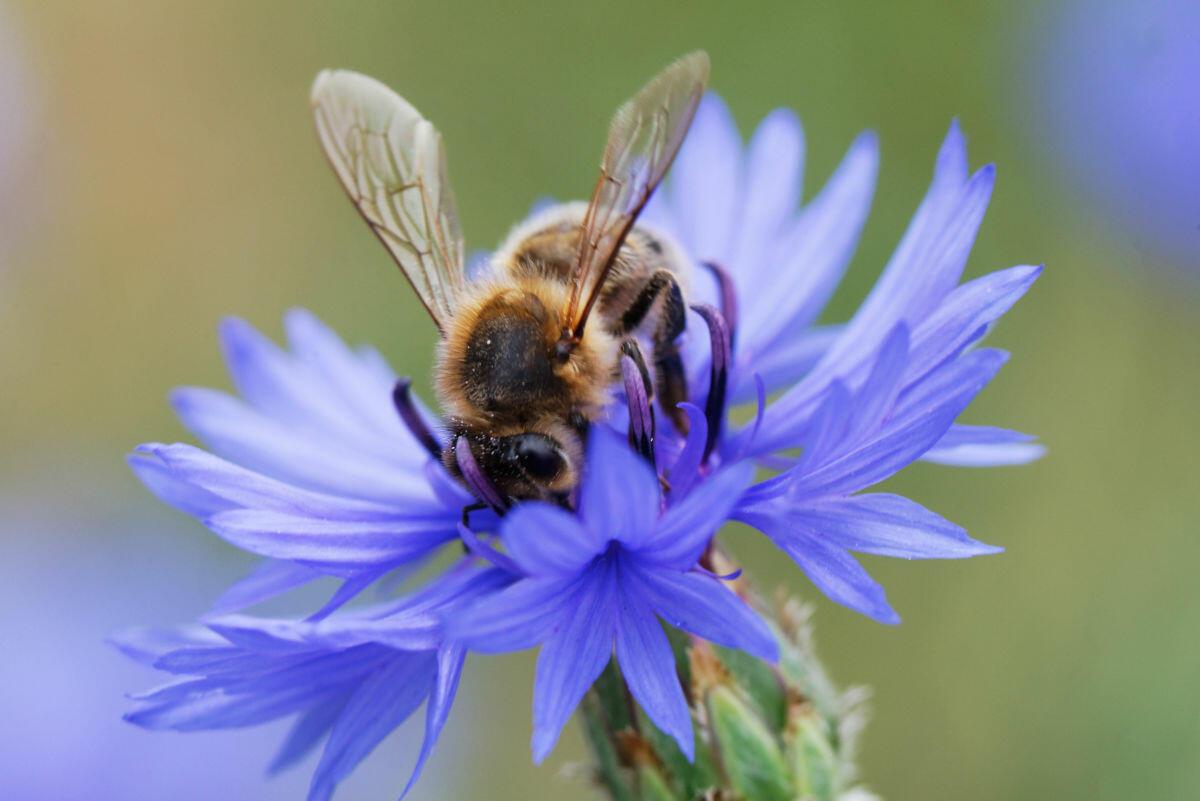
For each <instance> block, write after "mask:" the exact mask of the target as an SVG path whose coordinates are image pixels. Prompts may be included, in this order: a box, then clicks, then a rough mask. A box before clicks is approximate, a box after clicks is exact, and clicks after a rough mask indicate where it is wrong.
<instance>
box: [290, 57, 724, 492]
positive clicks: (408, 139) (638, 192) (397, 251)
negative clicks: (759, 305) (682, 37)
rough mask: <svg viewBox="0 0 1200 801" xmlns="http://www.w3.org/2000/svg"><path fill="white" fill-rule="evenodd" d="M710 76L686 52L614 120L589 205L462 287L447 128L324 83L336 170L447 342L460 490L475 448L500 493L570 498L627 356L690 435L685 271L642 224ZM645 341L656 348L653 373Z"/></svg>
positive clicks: (361, 92)
mask: <svg viewBox="0 0 1200 801" xmlns="http://www.w3.org/2000/svg"><path fill="white" fill-rule="evenodd" d="M708 70H709V62H708V56H707V55H706V54H705V53H703V52H695V53H692V54H690V55H688V56H685V57H683V58H681V59H679V60H678V61H676V62H674V63H673V64H671V65H670V66H668V67H667V68H666V69H665V70H663V71H662V72H661V73H660V74H659V75H658V76H657V77H655V78H654V79H653V80H651V81H650V82H649V83H648V84H646V86H645V87H643V88H642V90H641V91H640V92H638V93H637V94H636V95H635V96H634V97H633V98H632V99H630V100H629V101H628V102H626V103H625V104H624V105H622V106H621V107H620V108H619V109H617V112H616V114H615V115H614V116H613V119H612V122H611V123H610V126H609V132H608V141H607V144H606V146H605V149H604V153H603V158H602V160H601V165H600V176H599V179H598V180H597V182H596V185H595V188H594V190H593V192H592V196H591V199H590V200H589V201H588V202H586V203H584V202H572V203H563V204H559V205H556V206H553V207H551V208H549V209H547V210H546V211H544V212H541V213H539V214H536V215H534V216H533V217H532V218H531V219H529V220H527V221H526V222H524V223H522V224H520V225H518V226H517V227H516V228H515V229H514V230H513V231H512V232H511V234H510V235H509V236H508V238H507V239H506V240H505V242H504V243H503V244H502V245H501V246H500V248H499V249H498V250H497V251H496V252H495V253H494V254H493V256H492V258H491V269H490V270H489V271H488V272H489V273H490V275H488V276H487V277H481V278H479V279H477V280H468V279H467V277H466V273H465V269H464V259H463V237H462V232H461V228H460V225H459V221H458V214H457V212H456V210H455V203H454V197H453V193H452V191H451V187H450V183H449V179H448V177H447V170H446V157H445V152H444V149H443V146H442V140H441V136H440V134H439V133H438V131H437V130H436V129H435V128H434V126H433V125H432V124H431V123H430V122H429V121H428V120H426V119H425V118H424V117H422V116H421V114H420V113H419V112H418V111H417V110H416V109H415V108H413V106H412V105H411V104H409V103H408V102H407V101H405V100H404V99H403V98H402V97H400V96H399V95H397V94H396V93H395V92H393V91H392V90H391V89H389V88H387V87H386V86H385V85H383V84H382V83H380V82H378V81H376V80H374V79H373V78H369V77H367V76H364V75H360V74H357V73H354V72H348V71H342V70H337V71H325V72H322V73H321V74H320V75H318V77H317V79H316V81H315V83H314V84H313V89H312V107H313V113H314V117H315V121H316V127H317V134H318V138H319V140H320V142H321V145H322V147H323V149H324V151H325V155H326V157H327V158H328V160H329V162H330V164H331V165H332V167H333V169H334V172H335V173H336V174H337V177H338V179H339V180H340V182H341V184H342V186H343V188H345V190H346V192H347V193H348V194H349V196H350V199H351V200H352V201H353V203H354V205H355V207H356V208H357V209H358V211H359V212H360V213H361V214H362V216H363V218H364V219H365V220H366V222H367V224H368V225H369V226H370V228H371V230H372V231H374V232H375V235H376V236H377V237H378V238H379V240H380V241H381V242H382V243H383V245H384V247H385V248H387V250H388V251H389V252H390V253H391V255H392V257H393V258H394V259H395V261H396V262H397V263H398V265H399V266H400V269H401V271H402V272H403V273H404V275H405V277H406V278H407V279H408V281H409V283H410V284H411V285H412V287H413V289H414V290H415V291H416V294H417V296H418V297H419V298H420V300H421V302H422V304H423V305H424V306H425V309H426V311H428V313H429V316H430V317H431V318H432V319H433V322H434V324H435V325H436V326H437V329H438V332H439V334H440V340H439V343H438V347H437V356H436V362H435V385H436V388H437V393H438V396H439V400H440V402H441V405H442V408H443V410H444V412H445V414H446V426H447V428H448V431H449V435H450V437H449V438H450V446H449V447H447V448H445V449H443V450H442V451H441V453H440V454H438V456H439V458H441V459H442V461H443V462H444V464H445V465H446V467H447V468H448V469H449V470H450V472H451V473H452V474H453V475H455V476H458V477H459V478H462V470H461V466H460V464H459V461H460V459H459V457H458V454H459V453H460V449H461V447H462V445H461V443H462V442H463V441H465V443H466V445H467V447H468V448H469V450H470V456H471V458H472V459H473V460H474V461H475V463H476V465H477V466H478V468H479V469H480V470H481V471H482V472H483V473H484V474H485V475H486V476H487V478H488V479H490V481H491V483H492V484H493V485H494V487H495V488H496V489H497V490H498V491H499V492H500V493H501V494H503V495H505V496H508V497H510V498H515V499H521V498H543V499H559V500H562V499H564V498H565V497H567V495H568V494H569V493H570V491H571V490H572V489H573V488H574V487H575V485H576V484H577V483H578V480H579V475H580V469H581V465H582V463H583V443H584V439H585V436H586V432H587V429H588V426H589V425H590V424H591V423H593V422H595V421H597V420H599V419H601V417H602V416H603V414H604V409H605V406H606V405H607V403H608V402H609V400H610V396H611V393H612V389H613V386H614V384H616V383H617V382H618V381H619V380H620V377H621V369H620V364H621V358H622V354H623V353H624V354H630V355H632V356H633V357H634V358H635V361H636V363H637V364H638V366H639V367H640V368H642V373H643V376H644V379H645V381H646V383H647V385H648V386H647V390H648V394H650V393H651V392H653V391H654V390H656V391H657V395H658V398H659V401H660V403H661V405H662V408H663V409H664V411H666V413H667V415H668V416H669V417H670V419H671V420H672V424H673V425H675V426H676V427H677V428H678V429H679V430H680V431H685V430H686V423H687V419H686V417H684V416H683V415H682V414H680V413H679V411H678V409H677V404H678V403H679V402H680V401H683V400H686V399H687V395H686V393H687V385H686V380H685V374H684V367H683V363H682V360H681V358H680V353H679V347H678V345H677V340H678V337H679V336H680V334H681V333H682V332H683V330H684V328H685V323H686V308H687V307H686V305H685V300H684V294H683V293H684V290H685V287H686V284H687V281H686V278H687V269H688V267H687V265H688V261H687V259H686V258H685V257H684V256H683V254H682V252H681V250H680V248H679V247H678V246H677V245H675V244H674V243H673V242H672V241H671V240H670V239H669V237H667V236H665V235H664V234H662V233H660V232H657V231H654V230H652V229H650V228H649V227H647V226H645V225H639V224H638V222H637V219H638V215H639V214H640V213H641V211H642V209H643V208H644V207H645V205H646V203H647V202H648V201H649V199H650V196H651V194H652V193H653V192H654V189H655V188H656V187H657V186H658V184H659V183H660V182H661V181H662V178H663V176H664V174H665V173H666V171H667V169H668V168H669V167H670V165H671V162H672V161H673V160H674V158H675V154H676V153H677V152H678V150H679V146H680V145H681V143H682V142H683V138H684V136H685V134H686V133H687V130H688V128H689V126H690V125H691V121H692V118H693V116H694V115H695V112H696V108H697V106H698V104H699V102H700V98H701V96H702V95H703V93H704V88H705V85H706V83H707V80H708ZM639 338H640V339H643V340H646V339H648V340H649V341H650V343H651V346H652V359H651V364H652V365H653V368H652V370H651V369H650V368H647V367H646V362H645V360H644V359H643V358H642V356H641V349H640V346H639V344H638V340H639ZM426 442H427V444H428V446H429V447H431V449H434V448H436V447H437V446H436V442H435V441H434V440H432V438H429V437H427V438H426Z"/></svg>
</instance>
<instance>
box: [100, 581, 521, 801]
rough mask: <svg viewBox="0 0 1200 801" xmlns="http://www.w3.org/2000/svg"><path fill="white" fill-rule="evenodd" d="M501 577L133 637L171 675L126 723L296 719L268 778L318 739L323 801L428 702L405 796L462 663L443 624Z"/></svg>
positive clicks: (139, 699)
mask: <svg viewBox="0 0 1200 801" xmlns="http://www.w3.org/2000/svg"><path fill="white" fill-rule="evenodd" d="M510 581H511V578H510V577H509V576H507V575H505V574H503V573H502V572H501V571H499V570H495V569H490V570H479V569H476V568H473V567H471V566H470V565H469V564H467V563H465V562H460V563H459V564H458V565H457V566H456V567H454V568H452V569H450V570H449V571H448V572H447V573H446V574H445V575H444V576H442V577H441V578H439V579H438V580H436V581H434V582H433V583H431V584H430V585H429V586H427V587H425V588H423V589H422V590H421V591H420V592H419V593H417V594H416V595H414V596H412V597H410V598H406V599H404V600H401V601H398V602H393V603H387V604H380V605H376V606H373V607H368V608H364V609H361V610H355V611H354V612H353V613H350V614H343V615H340V616H336V617H333V618H330V619H328V620H324V621H313V620H307V621H294V620H284V619H263V618H253V617H248V616H245V615H229V616H223V617H219V618H215V619H212V620H209V621H208V622H207V623H206V624H205V625H204V626H189V627H184V628H180V629H166V630H153V629H142V630H134V631H130V632H127V633H125V634H122V635H120V636H118V637H116V638H114V642H115V644H116V645H117V647H119V648H120V649H121V650H122V651H123V652H124V653H126V654H128V655H129V656H131V657H132V658H134V659H136V660H137V661H139V662H142V663H143V664H146V665H149V666H151V667H154V668H157V669H159V670H162V671H165V672H167V673H170V674H172V675H174V676H176V677H177V678H176V680H175V681H173V682H171V683H169V684H166V685H165V686H163V687H160V688H159V689H156V690H152V691H150V692H148V693H143V694H141V695H136V696H134V699H135V704H136V707H135V709H134V710H133V711H131V712H129V713H128V714H126V716H125V718H126V720H128V721H130V722H131V723H134V724H137V725H138V726H142V727H144V728H147V729H173V730H176V731H203V730H210V729H232V728H242V727H246V726H256V725H258V724H261V723H266V722H268V721H271V720H276V719H279V718H283V717H287V716H291V715H295V716H296V721H295V723H294V724H293V725H292V728H291V731H290V733H289V734H288V736H287V738H286V739H285V741H284V743H283V746H282V747H281V749H280V750H279V753H278V755H277V756H276V757H275V759H274V760H273V761H272V763H271V766H270V770H269V772H270V773H272V774H274V773H277V772H279V771H281V770H283V769H284V768H287V767H289V766H291V765H293V764H295V763H296V762H298V761H300V760H301V759H303V758H304V757H305V756H307V755H308V754H309V753H310V752H311V751H313V750H314V749H315V748H316V747H317V745H318V744H320V742H321V741H322V739H324V740H325V746H324V749H323V750H322V752H321V758H320V761H319V762H318V764H317V767H316V770H315V772H314V773H313V778H312V783H311V785H310V788H309V794H308V798H309V801H326V799H328V798H330V797H331V796H332V795H333V791H334V789H335V788H336V786H337V784H338V782H340V781H341V780H342V779H344V778H345V777H346V776H347V775H349V774H350V772H351V771H352V770H353V769H354V768H355V766H357V765H358V763H359V762H361V761H362V760H363V759H364V758H365V757H366V756H367V755H368V754H369V753H370V752H371V751H372V750H373V749H374V748H375V746H376V745H378V744H379V743H380V742H381V741H382V740H383V739H384V737H386V736H387V735H388V734H389V733H391V731H392V730H393V729H395V728H396V727H397V726H399V725H400V724H401V723H403V722H404V721H405V720H406V719H408V717H409V716H410V715H412V714H413V712H415V711H416V710H417V708H418V707H420V706H421V704H422V703H426V715H425V739H424V743H423V744H422V746H421V751H420V754H419V755H418V757H417V760H416V764H415V765H414V767H413V769H412V775H411V777H410V778H409V781H408V786H407V787H406V788H405V792H406V793H407V791H408V788H410V787H412V785H413V783H414V782H415V781H416V779H417V777H418V775H419V774H420V772H421V768H422V767H423V766H424V764H425V761H426V759H427V758H428V756H429V754H430V753H431V751H432V749H433V746H434V744H435V742H436V741H437V738H438V735H439V734H440V732H441V730H442V727H443V725H444V724H445V722H446V717H447V715H448V714H449V712H450V705H451V703H452V701H453V699H454V694H455V691H456V689H457V687H458V681H459V677H460V675H461V674H462V667H463V660H464V658H465V653H464V652H463V649H462V648H461V647H459V646H457V645H455V644H453V643H448V642H445V641H444V640H443V638H442V633H441V632H442V626H441V620H442V616H443V615H445V614H452V613H453V610H454V609H457V608H459V607H460V606H462V605H464V604H469V603H471V602H472V601H473V600H474V599H476V598H479V597H481V596H483V595H486V594H488V593H490V592H495V591H496V590H498V589H500V588H502V587H504V586H507V584H508V583H509V582H510Z"/></svg>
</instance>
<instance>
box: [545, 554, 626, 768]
mask: <svg viewBox="0 0 1200 801" xmlns="http://www.w3.org/2000/svg"><path fill="white" fill-rule="evenodd" d="M613 581H614V578H613V576H612V568H611V566H609V565H607V564H605V565H601V566H596V567H593V568H592V569H591V570H590V571H589V572H588V573H587V574H585V581H584V584H583V586H582V587H581V591H580V595H579V597H578V599H577V600H576V601H575V603H574V604H573V606H574V607H575V610H576V611H575V613H574V615H572V616H571V617H569V618H568V619H567V620H566V621H565V624H564V625H563V627H562V629H561V630H559V631H557V632H555V634H554V636H552V637H551V638H550V639H549V640H547V641H546V644H545V645H543V646H542V650H541V653H539V654H538V660H537V673H536V676H535V678H534V684H533V738H532V741H531V743H530V745H531V748H532V750H533V761H534V763H535V764H539V765H540V764H541V763H542V760H544V759H545V758H546V756H547V755H549V753H550V751H551V750H553V748H554V744H555V743H556V742H558V737H559V735H560V734H561V733H562V729H563V726H565V725H566V723H567V720H568V719H569V718H570V717H571V713H572V712H574V711H575V707H577V706H578V705H579V702H580V700H581V699H582V698H583V695H584V693H586V692H587V691H588V689H589V688H590V687H591V686H592V683H593V682H595V681H596V678H597V677H599V675H600V673H601V672H602V671H603V670H604V666H605V665H607V664H608V660H609V659H610V658H611V657H612V652H613V637H614V634H615V631H614V627H615V620H616V614H615V611H616V609H615V604H614V601H615V599H614V597H613V596H614V595H615V588H614V586H613Z"/></svg>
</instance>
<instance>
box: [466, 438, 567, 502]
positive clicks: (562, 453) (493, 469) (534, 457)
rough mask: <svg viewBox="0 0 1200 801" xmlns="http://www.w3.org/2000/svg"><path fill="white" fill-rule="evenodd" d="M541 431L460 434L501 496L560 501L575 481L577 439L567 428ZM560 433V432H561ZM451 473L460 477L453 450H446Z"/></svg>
mask: <svg viewBox="0 0 1200 801" xmlns="http://www.w3.org/2000/svg"><path fill="white" fill-rule="evenodd" d="M538 428H540V430H533V431H518V432H516V433H509V434H504V435H495V434H490V433H486V432H483V431H463V432H461V433H460V434H459V436H463V437H466V438H467V442H468V444H469V445H470V446H471V455H472V456H473V457H474V459H475V461H476V463H477V464H478V466H479V469H480V470H481V471H482V472H483V473H484V475H486V477H487V478H488V479H489V480H490V481H491V482H492V484H494V485H495V487H496V489H497V490H499V491H500V493H501V494H503V495H506V496H508V497H510V498H517V499H525V498H540V499H542V500H548V499H553V498H561V497H563V496H565V495H566V493H568V492H570V490H571V488H572V487H574V485H575V482H576V480H577V478H578V472H579V471H578V465H579V460H580V458H581V447H580V445H579V438H578V436H577V435H576V434H575V432H573V431H571V430H570V428H569V427H567V426H559V425H554V424H551V425H549V426H546V427H538ZM560 429H561V430H560ZM446 454H447V456H446V458H447V460H448V462H449V461H450V460H455V463H453V464H449V463H448V465H447V466H449V467H450V468H451V471H452V472H453V473H455V474H456V475H462V471H461V469H460V467H459V465H458V464H457V462H456V458H455V457H454V455H453V454H454V448H448V449H447V450H446Z"/></svg>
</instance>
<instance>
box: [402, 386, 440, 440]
mask: <svg viewBox="0 0 1200 801" xmlns="http://www.w3.org/2000/svg"><path fill="white" fill-rule="evenodd" d="M392 403H394V404H395V405H396V411H397V412H399V413H400V419H401V420H403V421H404V425H405V426H407V427H408V430H409V433H411V434H412V435H413V437H414V438H416V440H417V442H419V443H421V444H422V445H424V446H425V450H427V451H429V454H430V455H431V456H432V457H433V458H434V459H441V458H442V446H441V445H440V444H439V443H438V441H437V438H436V437H435V436H433V432H432V431H430V430H429V426H427V425H425V420H424V419H422V417H421V413H420V412H419V411H417V405H416V404H415V403H414V402H413V398H412V379H411V378H401V379H400V380H399V381H397V382H396V386H395V387H394V388H393V389H392Z"/></svg>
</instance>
